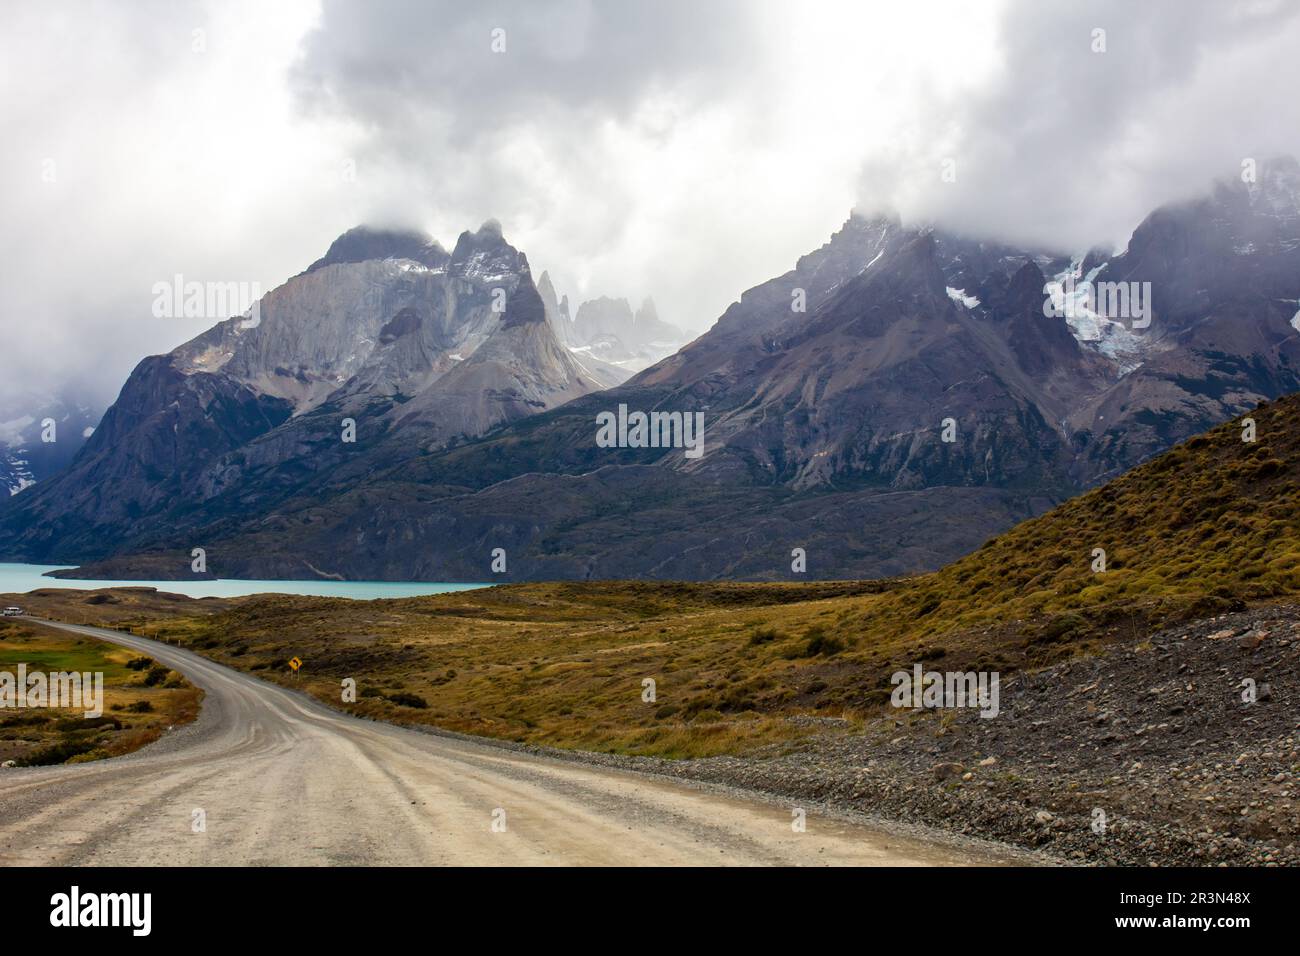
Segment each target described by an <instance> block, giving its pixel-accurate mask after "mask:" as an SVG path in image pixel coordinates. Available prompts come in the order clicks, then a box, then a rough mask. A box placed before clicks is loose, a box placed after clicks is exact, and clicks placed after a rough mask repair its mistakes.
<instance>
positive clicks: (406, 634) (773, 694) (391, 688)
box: [27, 396, 1300, 756]
mask: <svg viewBox="0 0 1300 956" xmlns="http://www.w3.org/2000/svg"><path fill="white" fill-rule="evenodd" d="M1252 415H1253V417H1254V419H1255V421H1256V430H1257V441H1256V442H1254V443H1245V442H1243V441H1242V439H1241V434H1242V431H1241V426H1240V422H1239V421H1238V422H1233V423H1229V424H1227V425H1224V426H1223V427H1220V428H1217V429H1214V430H1213V431H1211V432H1209V433H1207V434H1206V435H1204V436H1201V437H1198V438H1195V439H1193V440H1191V441H1189V442H1187V443H1185V444H1183V445H1181V446H1178V447H1177V448H1175V449H1173V450H1172V451H1170V452H1168V453H1167V454H1165V455H1163V456H1161V457H1160V458H1158V459H1155V460H1153V461H1152V462H1150V463H1148V464H1146V465H1144V466H1142V467H1140V468H1137V469H1135V470H1134V471H1132V472H1130V473H1129V474H1127V475H1125V476H1124V477H1122V478H1119V479H1117V480H1116V481H1113V482H1111V483H1110V484H1108V485H1106V486H1105V487H1103V488H1099V489H1097V490H1095V491H1092V492H1090V493H1088V494H1085V495H1083V496H1081V497H1079V498H1076V499H1074V500H1072V501H1070V502H1068V503H1066V504H1065V505H1063V506H1061V507H1059V508H1057V509H1056V510H1054V511H1052V512H1050V513H1048V514H1046V515H1043V516H1042V517H1040V518H1037V519H1034V520H1031V521H1027V522H1025V523H1023V524H1021V525H1019V526H1018V527H1016V528H1015V529H1013V530H1012V531H1010V532H1008V533H1007V534H1004V535H1002V536H1001V537H999V538H996V539H994V540H992V541H990V542H988V543H987V544H985V545H984V547H982V548H981V549H980V550H978V551H977V552H975V553H973V554H971V555H969V556H968V557H966V558H964V559H962V560H960V561H958V562H956V563H954V564H952V565H949V566H948V567H946V568H944V569H943V570H941V571H938V572H935V573H933V574H928V575H924V576H920V577H915V578H909V579H902V580H892V581H882V582H862V583H851V582H844V583H832V584H807V585H799V584H789V585H786V584H780V585H777V584H773V585H691V584H650V583H626V582H594V583H582V584H538V585H519V586H508V587H500V588H494V589H491V590H482V591H472V592H461V593H458V594H447V595H439V596H437V597H431V598H419V599H410V600H399V601H376V602H352V601H343V600H333V599H317V598H301V597H267V598H260V599H253V600H247V601H240V602H231V603H230V605H229V606H228V607H225V608H224V609H219V608H215V607H212V606H210V605H208V606H200V605H198V604H197V603H194V604H192V605H190V607H191V608H192V609H191V610H190V611H186V610H184V608H183V607H180V608H172V607H171V606H168V607H162V606H160V607H158V608H143V607H142V608H141V610H140V612H139V613H138V614H130V613H123V611H122V607H121V605H110V606H111V607H114V608H115V611H114V613H115V614H116V615H117V621H118V623H119V625H130V626H132V627H135V628H137V629H139V630H142V631H144V632H146V633H150V634H153V635H157V636H161V637H163V638H164V639H168V640H173V641H177V642H179V643H183V644H186V645H188V646H191V647H194V648H195V649H197V650H200V651H202V652H203V653H206V654H208V655H210V656H212V657H215V658H217V659H219V660H222V661H224V662H226V663H229V664H231V665H233V666H237V667H241V668H244V669H247V670H251V671H255V672H258V673H260V674H263V675H264V676H267V677H269V678H271V679H274V680H278V681H282V682H285V683H293V684H297V685H298V686H301V687H302V688H303V689H305V690H308V691H310V692H312V693H314V694H316V695H318V696H319V697H321V698H322V699H324V700H327V701H329V702H331V703H333V704H335V705H336V706H342V707H345V708H346V709H349V710H353V711H355V712H357V713H361V714H366V715H370V716H375V717H381V718H385V719H390V720H397V721H404V722H413V723H428V724H435V725H437V726H440V727H445V728H450V729H455V730H462V731H467V732H472V733H479V734H487V735H492V736H498V737H503V738H508V739H513V740H522V741H531V742H537V743H546V744H552V745H557V746H564V747H580V748H584V749H594V750H614V751H620V752H628V753H641V754H658V755H664V756H698V755H705V754H713V753H721V752H743V751H745V750H748V749H751V748H753V747H756V746H758V745H761V744H766V743H772V742H778V741H783V740H790V739H793V738H796V737H798V736H800V735H802V734H804V733H807V732H809V728H810V727H815V728H816V729H818V730H820V731H824V730H826V729H827V728H828V727H829V728H831V729H834V728H842V729H851V728H855V727H860V726H861V724H862V722H863V721H866V720H870V719H872V718H874V717H876V716H878V715H879V714H880V713H881V707H882V706H883V704H884V702H885V701H886V700H887V698H888V692H889V689H890V686H889V675H890V674H891V673H892V672H893V671H895V670H897V669H899V668H909V667H911V665H912V664H913V663H918V662H920V663H924V664H927V665H929V664H935V665H939V666H940V667H941V668H942V669H944V670H955V669H980V670H998V671H1002V672H1004V673H1005V672H1008V671H1014V670H1016V669H1024V668H1036V667H1041V666H1046V665H1049V664H1053V663H1056V662H1059V661H1061V660H1063V659H1065V658H1068V657H1071V656H1074V655H1078V654H1085V653H1088V652H1089V651H1091V650H1096V649H1098V648H1100V647H1102V646H1104V645H1106V644H1108V643H1110V642H1112V641H1115V640H1119V639H1125V640H1128V639H1133V638H1137V639H1141V638H1142V636H1143V635H1145V634H1147V633H1149V632H1150V631H1152V630H1154V629H1156V628H1158V627H1163V626H1166V625H1169V624H1172V623H1176V622H1179V621H1184V620H1189V619H1193V618H1200V617H1205V616H1208V615H1210V614H1217V613H1222V612H1224V611H1228V610H1234V609H1240V608H1242V607H1244V606H1246V605H1247V604H1248V603H1260V602H1268V601H1273V600H1278V599H1284V598H1294V597H1295V596H1296V595H1297V594H1298V593H1300V465H1298V464H1297V463H1298V462H1300V454H1297V453H1298V452H1300V447H1298V446H1300V397H1296V396H1292V397H1288V398H1286V399H1284V400H1281V401H1278V402H1275V403H1272V404H1268V405H1265V406H1261V407H1260V408H1259V409H1258V410H1256V411H1255V412H1254V413H1252ZM1095 548H1102V549H1104V550H1105V552H1106V570H1105V571H1104V572H1101V573H1098V572H1095V571H1094V570H1093V563H1094V555H1093V549H1095ZM45 593H46V594H47V595H54V596H47V597H40V596H32V597H30V598H29V599H28V600H27V603H28V604H29V605H30V606H32V607H33V608H34V609H35V610H36V612H37V613H40V611H41V609H42V608H44V609H45V610H46V611H47V613H51V614H55V615H58V616H67V615H73V616H77V615H80V619H83V620H84V619H87V615H89V617H91V618H93V617H94V616H95V615H96V614H98V613H100V609H102V608H104V607H105V605H102V604H101V605H93V606H87V605H86V604H85V603H84V602H86V601H89V600H94V599H93V598H88V597H86V596H85V595H69V594H68V592H45ZM58 595H63V596H58ZM42 602H44V603H42ZM178 614H179V615H181V616H179V617H178V616H177V615H178ZM294 656H298V657H300V658H302V659H303V660H304V661H305V662H306V667H305V668H304V670H303V672H302V675H301V677H298V678H295V677H293V676H292V675H291V674H290V672H289V671H288V669H287V667H286V662H287V661H288V660H289V659H290V658H292V657H294ZM349 677H350V678H353V679H354V680H355V681H356V682H357V685H358V689H359V692H360V699H359V700H358V701H357V702H356V703H355V704H344V703H342V702H341V700H340V686H341V681H342V680H343V679H344V678H349ZM645 679H652V680H654V681H655V700H654V701H653V702H648V701H645V700H643V681H644V680H645ZM809 718H814V719H812V720H810V719H809ZM815 718H823V719H821V720H818V719H815ZM824 718H832V719H831V720H829V721H827V720H825V719H824Z"/></svg>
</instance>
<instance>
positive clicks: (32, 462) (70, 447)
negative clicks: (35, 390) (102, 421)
mask: <svg viewBox="0 0 1300 956" xmlns="http://www.w3.org/2000/svg"><path fill="white" fill-rule="evenodd" d="M100 414H101V411H100V410H98V409H96V408H95V407H94V405H93V403H91V402H88V401H85V400H82V399H76V398H72V397H70V396H67V395H65V396H50V395H39V394H26V395H23V396H21V397H16V398H10V399H8V400H6V401H5V403H4V406H3V407H2V408H0V418H2V419H3V420H0V497H4V496H7V495H16V494H17V493H18V492H20V491H22V490H24V489H25V488H30V487H31V486H32V485H34V484H36V482H38V481H44V480H46V479H48V478H49V477H51V476H52V475H54V474H56V473H57V472H58V471H60V470H61V469H63V468H65V467H66V466H67V465H68V464H69V463H70V462H71V461H72V459H73V458H75V457H76V454H77V452H78V451H80V450H81V446H82V445H84V444H85V443H86V439H87V438H89V437H90V434H91V433H92V432H93V431H94V429H95V425H96V424H97V423H98V421H99V416H100Z"/></svg>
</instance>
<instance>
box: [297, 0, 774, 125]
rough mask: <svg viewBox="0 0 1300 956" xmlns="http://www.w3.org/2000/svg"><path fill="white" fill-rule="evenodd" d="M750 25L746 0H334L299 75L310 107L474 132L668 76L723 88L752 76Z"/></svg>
mask: <svg viewBox="0 0 1300 956" xmlns="http://www.w3.org/2000/svg"><path fill="white" fill-rule="evenodd" d="M749 29H750V17H749V11H747V10H746V9H745V4H744V3H743V2H739V0H712V2H709V3H700V2H694V0H662V2H656V3H628V2H615V3H598V2H593V0H557V2H536V0H534V2H524V0H520V2H513V3H502V2H497V3H491V2H489V3H464V2H449V0H436V2H430V0H380V2H376V3H364V4H363V3H354V2H339V0H327V2H325V3H324V4H323V6H322V11H321V19H320V25H319V26H318V28H317V29H315V30H313V31H312V32H311V33H310V34H309V35H308V36H307V37H306V38H305V40H304V43H303V51H302V56H301V59H300V60H299V61H298V62H297V63H296V64H295V66H294V69H293V74H292V80H293V82H294V84H295V87H296V91H297V93H298V95H299V96H300V97H301V100H302V103H303V106H304V108H306V109H319V110H325V111H331V110H333V111H341V112H343V113H346V114H348V115H351V116H354V117H357V118H360V119H363V120H364V121H365V122H366V123H368V124H373V125H374V126H375V127H376V128H377V129H378V130H379V131H380V132H381V133H382V135H383V136H384V137H385V139H386V140H387V141H389V142H390V143H393V142H396V143H404V145H405V146H406V147H407V148H410V147H412V146H413V145H415V144H416V141H417V140H418V138H419V137H420V136H421V135H423V133H424V132H426V131H427V130H429V129H434V130H436V131H437V132H438V134H439V135H441V136H445V137H446V138H447V139H448V140H449V141H451V142H464V141H473V140H477V139H479V138H480V137H481V136H483V135H484V134H485V133H487V132H489V131H491V130H493V129H495V128H497V127H499V126H501V125H510V124H514V123H519V122H531V121H545V120H546V119H548V118H549V117H552V116H554V115H555V114H557V113H560V112H572V113H576V114H579V116H580V117H581V118H583V119H585V120H587V121H589V122H598V121H599V120H600V119H601V118H603V117H604V116H606V115H609V114H613V115H619V116H621V115H626V114H627V113H629V112H630V111H632V110H634V109H635V108H636V107H637V106H638V105H639V104H640V102H641V101H642V99H643V98H644V97H645V96H646V95H647V94H649V93H652V92H653V91H655V90H656V89H657V88H676V89H681V88H683V87H686V86H692V85H693V86H694V87H695V92H696V93H697V94H698V95H700V96H705V97H707V96H711V95H717V94H718V93H719V92H720V87H728V86H732V85H734V84H736V83H740V82H743V75H741V74H737V73H736V72H735V70H734V69H733V67H734V66H736V61H737V60H738V59H739V58H740V57H742V56H744V54H745V51H747V50H752V48H753V38H752V37H750V36H748V35H747V34H748V31H749ZM412 121H415V122H414V123H413V122H412Z"/></svg>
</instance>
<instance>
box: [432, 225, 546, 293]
mask: <svg viewBox="0 0 1300 956" xmlns="http://www.w3.org/2000/svg"><path fill="white" fill-rule="evenodd" d="M448 271H449V272H451V273H452V274H453V275H459V276H464V277H465V278H468V279H477V280H479V281H484V282H492V281H496V280H498V279H507V278H512V277H514V276H519V275H523V274H526V273H527V272H528V258H527V256H525V255H524V254H523V253H522V252H520V251H519V250H518V249H516V248H515V247H514V246H512V245H510V243H508V242H507V241H506V239H505V235H504V234H503V233H502V231H501V223H499V222H497V221H496V220H495V219H489V220H487V221H486V222H484V223H483V225H481V226H479V228H478V229H477V230H475V231H474V232H470V231H469V230H466V231H465V232H462V233H461V234H460V237H459V238H457V240H456V248H455V249H453V250H452V253H451V263H450V265H449V266H448Z"/></svg>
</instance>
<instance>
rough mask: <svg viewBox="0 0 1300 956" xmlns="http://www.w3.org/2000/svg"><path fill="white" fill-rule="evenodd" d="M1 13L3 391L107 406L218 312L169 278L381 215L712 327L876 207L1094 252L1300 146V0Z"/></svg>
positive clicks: (931, 0)
mask: <svg viewBox="0 0 1300 956" xmlns="http://www.w3.org/2000/svg"><path fill="white" fill-rule="evenodd" d="M0 17H3V23H4V29H3V30H2V31H0V78H3V81H4V82H3V83H0V128H3V129H4V131H5V148H4V149H3V150H0V190H3V208H4V210H5V215H4V217H3V219H0V256H2V257H3V261H4V262H5V268H4V269H3V270H0V301H3V303H4V309H5V312H4V316H3V319H2V320H0V321H2V322H3V325H2V326H0V333H2V335H3V344H4V348H5V352H6V358H7V360H8V367H7V370H6V375H5V376H4V377H3V378H0V403H3V401H4V400H6V398H7V397H8V396H10V395H13V394H17V393H20V392H22V391H23V390H24V389H29V388H37V389H40V390H43V391H47V392H49V391H58V390H60V389H61V388H62V387H63V386H64V385H67V384H68V383H72V382H75V383H77V384H78V385H79V386H84V387H86V388H89V389H91V390H93V391H95V392H97V393H98V394H99V395H100V396H102V397H104V398H111V397H112V394H113V393H114V391H115V390H116V388H118V387H119V386H120V384H121V382H122V381H123V379H124V378H125V376H126V374H127V373H128V372H129V371H130V368H131V367H132V366H133V365H134V364H135V363H136V362H138V361H139V360H140V359H141V358H142V357H144V356H145V355H147V354H152V353H156V352H160V351H164V350H166V349H170V348H172V347H174V346H175V345H177V344H179V343H180V342H181V341H184V340H185V339H187V338H189V337H190V336H192V335H194V334H195V333H196V332H198V331H199V330H200V329H201V328H203V327H205V326H206V325H207V324H210V323H208V322H206V321H187V320H183V319H175V318H158V317H156V316H155V315H153V314H151V311H150V303H151V297H152V294H151V289H152V288H153V286H154V284H155V283H157V282H159V281H169V280H171V279H172V277H173V276H175V275H176V274H184V275H185V277H186V278H187V279H197V280H212V281H223V282H228V281H239V282H257V283H259V284H260V285H261V286H262V288H263V289H269V288H272V287H274V286H275V285H278V284H279V283H280V282H283V281H284V280H285V279H286V278H287V277H289V276H292V275H294V274H295V273H297V272H299V271H300V270H301V269H302V268H304V267H305V266H306V265H307V264H308V263H310V262H311V261H313V260H314V259H316V258H317V257H319V256H320V255H321V254H322V252H323V251H324V249H325V248H326V246H328V244H329V242H330V241H331V240H332V239H333V238H334V237H335V236H337V235H338V234H339V233H341V232H343V231H344V230H345V229H347V228H349V227H351V226H353V225H356V224H358V223H362V222H365V223H369V224H371V225H380V226H382V225H404V226H418V227H420V228H424V229H427V230H429V231H430V232H432V233H433V234H434V235H436V236H437V237H438V238H439V239H441V240H443V241H444V242H449V241H454V240H455V237H456V235H457V234H458V233H459V232H460V231H461V230H462V229H466V228H473V227H475V226H477V225H478V224H479V223H480V222H482V221H483V220H485V219H488V218H496V219H498V220H500V221H501V223H502V224H503V226H504V229H505V233H506V236H507V238H508V239H510V240H511V241H512V242H514V243H515V244H516V245H517V246H519V248H521V249H523V250H524V251H525V252H526V253H527V254H528V257H529V260H530V262H531V263H532V265H533V268H534V270H535V271H538V272H540V271H541V270H542V269H547V270H549V271H550V272H551V274H552V276H553V277H554V279H555V284H556V286H557V288H558V289H559V291H560V292H561V293H566V294H568V295H569V296H570V297H571V298H572V299H574V300H575V301H581V300H582V299H584V298H591V297H595V296H597V295H615V296H626V297H628V298H631V299H639V298H640V297H641V296H644V295H647V294H650V295H653V296H654V297H655V299H656V302H657V303H658V306H659V312H660V315H661V316H662V317H664V318H665V319H667V320H669V321H672V322H675V323H677V324H679V325H681V326H683V327H685V328H687V329H689V330H691V331H693V332H701V331H703V330H704V329H706V328H707V327H708V326H709V325H710V324H711V323H712V322H713V321H714V319H716V317H717V316H718V315H720V314H721V313H722V311H723V310H724V309H725V308H726V306H727V305H728V303H729V302H731V301H732V300H734V299H735V298H737V297H738V296H739V295H740V293H741V292H742V291H743V290H744V289H746V288H748V287H749V286H752V285H754V284H756V283H758V282H761V281H763V280H764V279H766V278H769V277H771V276H773V275H777V274H780V273H781V272H784V271H785V270H786V269H788V268H789V267H790V266H791V265H792V264H793V262H794V260H795V259H796V258H797V257H798V256H799V255H800V254H802V253H804V252H806V251H808V250H809V249H812V248H814V247H816V246H817V245H819V244H820V243H822V242H824V241H825V239H826V238H827V237H828V236H829V235H830V233H831V232H833V231H834V230H835V229H836V228H837V227H838V225H839V224H840V223H841V222H842V221H843V220H844V219H845V217H846V216H847V215H848V213H849V211H850V209H851V208H853V207H854V206H855V205H856V206H857V207H858V208H860V209H863V210H870V209H872V208H875V207H889V208H892V209H895V210H897V211H899V212H900V213H901V214H902V215H903V217H904V218H905V219H907V220H910V221H922V220H928V221H936V222H940V223H943V224H945V225H948V226H950V227H953V228H957V229H960V230H962V231H966V232H970V233H975V234H984V235H993V236H995V237H997V238H1006V239H1015V240H1022V241H1035V242H1040V243H1043V244H1047V245H1051V246H1054V247H1056V248H1062V249H1079V248H1083V247H1086V246H1089V245H1093V244H1104V243H1118V242H1123V241H1124V239H1126V238H1127V235H1128V232H1129V231H1130V230H1131V229H1132V228H1133V226H1134V225H1136V224H1137V222H1138V221H1139V220H1140V219H1141V217H1142V216H1143V215H1144V214H1145V213H1146V212H1148V211H1149V210H1150V209H1151V208H1153V207H1154V206H1155V205H1157V204H1159V203H1161V202H1164V201H1167V200H1170V199H1176V198H1179V197H1181V196H1186V195H1191V194H1193V193H1195V192H1197V191H1200V190H1202V189H1204V188H1205V186H1206V184H1207V183H1208V181H1209V180H1210V179H1211V178H1213V177H1216V176H1220V175H1230V174H1232V173H1233V172H1235V171H1236V169H1238V167H1239V164H1240V162H1241V160H1242V159H1243V158H1247V157H1254V158H1259V159H1263V158H1266V157H1268V156H1271V155H1274V154H1277V153H1300V143H1297V137H1298V136H1300V98H1296V97H1295V96H1294V90H1295V89H1296V88H1298V87H1300V82H1297V81H1298V80H1300V75H1298V74H1300V66H1298V65H1297V64H1300V58H1297V57H1296V56H1295V54H1294V51H1295V50H1296V49H1298V48H1300V4H1295V3H1286V2H1267V0H1253V2H1237V3H1233V2H1218V0H1213V2H1211V0H1207V2H1172V0H1169V2H1166V0H1147V2H1143V3H1130V2H1120V0H1100V2H1092V3H1079V2H1041V0H1009V2H1001V3H994V2H989V3H968V2H964V0H914V2H911V3H907V4H897V3H883V2H882V3H863V2H856V0H854V2H849V0H844V2H836V0H808V2H802V3H798V4H793V3H788V2H778V0H743V2H742V0H711V2H699V0H695V2H682V0H668V2H656V3H650V2H644V3H641V2H631V0H609V2H583V0H556V2H544V0H535V2H513V3H504V2H498V3H492V2H482V3H480V2H474V3H471V2H419V0H384V2H359V0H357V2H339V0H326V2H323V3H321V2H318V0H283V2H278V3H275V4H266V3H264V2H258V0H221V2H216V0H212V2H205V0H193V2H186V3H152V2H146V3H128V2H91V0H48V2H34V0H33V2H23V0H18V2H12V3H8V4H6V5H5V7H4V11H3V13H0ZM1095 29H1104V30H1105V31H1106V52H1104V53H1094V52H1093V50H1092V44H1093V31H1094V30H1095ZM495 30H502V31H504V43H505V49H504V52H494V49H493V40H494V33H493V31H495ZM497 36H498V37H499V36H500V35H499V34H498V35H497ZM945 159H949V160H952V161H953V163H954V164H955V170H956V174H957V175H956V180H955V181H954V182H951V183H947V182H943V181H942V180H941V179H940V175H939V171H940V164H941V163H942V162H943V161H944V160H945ZM49 163H53V164H54V166H53V168H57V177H55V178H54V179H50V178H49V177H48V176H44V175H43V171H44V170H46V169H47V168H49V167H48V164H49ZM342 171H347V174H346V175H344V174H343V172H342ZM4 411H6V409H4V408H2V407H0V412H4Z"/></svg>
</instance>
